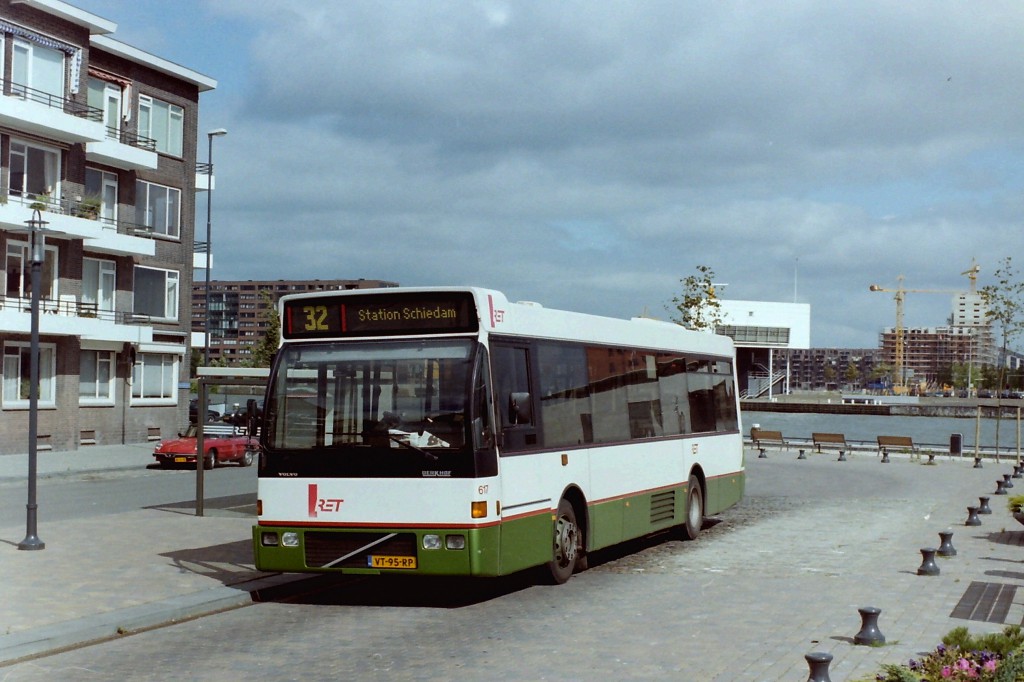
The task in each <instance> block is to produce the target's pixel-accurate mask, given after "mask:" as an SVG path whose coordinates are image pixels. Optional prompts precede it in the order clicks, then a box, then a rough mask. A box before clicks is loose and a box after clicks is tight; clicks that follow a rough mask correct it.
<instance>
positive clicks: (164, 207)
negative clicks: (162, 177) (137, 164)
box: [135, 180, 181, 238]
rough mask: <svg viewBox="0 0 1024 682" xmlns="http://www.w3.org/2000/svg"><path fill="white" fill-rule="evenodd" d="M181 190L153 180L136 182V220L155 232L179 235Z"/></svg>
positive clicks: (169, 235) (173, 235)
mask: <svg viewBox="0 0 1024 682" xmlns="http://www.w3.org/2000/svg"><path fill="white" fill-rule="evenodd" d="M180 214H181V190H180V189H174V188H173V187H164V186H163V185H157V184H154V183H152V182H143V181H142V180H137V181H136V182H135V222H137V223H138V224H139V225H145V226H146V227H148V228H150V229H152V230H153V232H154V233H155V234H164V235H167V236H168V237H175V238H176V237H178V225H179V222H180V219H179V216H180Z"/></svg>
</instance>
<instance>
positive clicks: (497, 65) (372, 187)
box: [72, 0, 1024, 347]
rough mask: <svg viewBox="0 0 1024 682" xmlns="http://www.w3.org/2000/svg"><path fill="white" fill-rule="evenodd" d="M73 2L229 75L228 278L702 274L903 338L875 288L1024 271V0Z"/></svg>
mask: <svg viewBox="0 0 1024 682" xmlns="http://www.w3.org/2000/svg"><path fill="white" fill-rule="evenodd" d="M72 4H74V5H75V6H77V7H80V8H82V9H84V10H86V11H89V12H92V13H94V14H98V15H99V16H101V17H104V18H106V19H109V20H112V21H114V22H116V23H117V25H118V28H117V31H116V33H115V34H114V36H113V37H115V38H117V39H118V40H121V41H123V42H126V43H128V44H130V45H133V46H135V47H137V48H140V49H142V50H145V51H147V52H150V53H152V54H155V55H158V56H160V57H163V58H165V59H169V60H171V61H174V62H176V63H179V64H182V65H184V66H187V67H188V68H190V69H193V70H195V71H198V72H199V73H202V74H204V75H206V76H209V77H211V78H214V79H216V81H217V83H218V85H217V88H216V89H215V90H213V91H211V92H207V93H204V94H203V95H202V96H201V99H200V108H201V114H200V121H199V126H200V128H199V131H200V140H201V144H200V147H201V148H200V150H199V160H200V161H205V160H206V157H207V149H206V143H207V139H206V135H205V133H206V132H207V131H209V130H212V129H215V128H226V129H227V130H228V135H227V136H225V137H220V138H217V139H216V140H215V142H214V158H213V160H214V164H215V168H216V170H215V175H216V179H217V180H216V182H217V185H216V190H215V191H214V193H213V194H214V196H213V205H212V216H213V219H212V223H213V240H212V241H213V245H214V254H215V257H214V269H213V272H212V277H213V279H218V280H227V279H315V278H318V279H334V278H339V279H354V278H367V279H383V280H390V281H395V282H399V283H400V284H402V285H409V286H431V285H463V284H465V285H474V286H484V287H490V288H495V289H499V290H501V291H503V292H504V293H506V294H507V295H508V297H509V298H510V299H512V300H530V301H537V302H540V303H541V304H543V305H544V306H546V307H549V308H561V309H567V310H577V311H581V312H587V313H594V314H599V315H610V316H613V317H632V316H636V315H642V314H647V315H649V316H652V317H661V318H664V319H668V318H669V317H671V316H672V315H673V314H674V313H673V311H672V310H671V301H672V298H673V297H674V296H676V295H678V294H680V293H681V291H682V285H681V283H680V280H682V279H684V278H686V277H688V276H690V275H693V274H695V273H696V270H697V267H698V266H701V265H703V266H708V267H710V268H711V269H712V270H714V272H715V274H716V278H715V279H716V282H718V283H719V284H720V285H722V286H719V287H718V292H719V293H720V294H721V295H722V296H723V297H724V298H727V299H739V300H757V301H783V302H794V301H795V302H799V303H808V304H810V306H811V345H812V346H814V347H876V346H877V345H878V336H879V333H880V332H881V331H882V329H883V328H884V327H891V326H893V325H894V324H895V318H896V305H895V302H894V300H893V295H892V293H888V292H871V291H869V287H870V285H872V284H877V285H879V286H881V287H882V288H888V289H895V288H896V287H897V286H898V277H899V276H900V275H902V276H904V278H905V279H904V280H903V282H904V286H905V287H906V289H908V290H922V291H915V292H912V293H908V294H907V295H906V304H905V323H906V325H907V326H922V327H926V326H938V325H943V324H946V323H947V318H948V316H949V314H950V311H951V300H952V296H953V292H956V291H965V290H967V289H968V286H969V280H968V278H967V277H965V276H964V275H963V274H962V273H963V272H965V271H967V270H968V269H969V268H970V267H971V265H972V262H974V261H975V260H976V262H977V264H978V265H979V266H980V268H981V270H980V274H979V276H978V285H979V286H984V285H986V284H992V283H994V281H995V280H994V278H993V275H994V271H995V270H996V269H997V268H998V267H999V266H1000V264H1001V263H1002V261H1003V259H1005V258H1006V257H1010V258H1014V259H1016V260H1014V261H1013V264H1014V266H1021V267H1024V257H1022V246H1024V231H1022V230H1021V225H1022V219H1024V193H1022V191H1021V190H1022V186H1024V115H1022V112H1024V41H1022V40H1021V39H1020V37H1021V36H1022V35H1024V3H1020V2H1019V1H1018V0H987V1H986V2H976V1H974V0H962V1H950V0H928V1H925V0H905V1H904V2H899V3H896V2H892V1H891V0H878V1H871V0H864V1H861V2H846V3H836V2H833V1H831V0H821V1H805V0H787V1H786V2H758V1H756V0H748V1H745V2H733V1H730V0H720V1H716V2H689V1H686V0H648V1H643V0H632V1H629V2H606V1H602V0H587V1H585V2H584V1H575V0H562V1H560V2H550V1H548V0H545V1H540V0H538V1H529V0H522V1H516V2H501V1H491V0H483V1H473V0H431V1H430V2H416V1H413V0H403V1H389V0H372V1H365V0H345V1H344V2H339V1H337V0H306V1H304V2H294V0H176V1H175V2H166V1H165V0H75V1H73V2H72ZM197 211H198V213H199V218H198V220H197V224H198V225H199V226H200V227H201V228H205V216H206V204H205V200H204V195H201V196H200V198H199V199H198V201H197ZM724 285H727V286H724Z"/></svg>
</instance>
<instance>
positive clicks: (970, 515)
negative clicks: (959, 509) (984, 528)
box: [964, 507, 981, 526]
mask: <svg viewBox="0 0 1024 682" xmlns="http://www.w3.org/2000/svg"><path fill="white" fill-rule="evenodd" d="M964 525H965V526H980V525H981V519H979V518H978V508H977V507H968V508H967V521H966V522H965V523H964Z"/></svg>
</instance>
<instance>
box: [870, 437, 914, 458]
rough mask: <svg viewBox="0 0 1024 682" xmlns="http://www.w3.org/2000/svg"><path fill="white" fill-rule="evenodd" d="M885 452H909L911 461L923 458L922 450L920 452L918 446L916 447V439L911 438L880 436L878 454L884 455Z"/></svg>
mask: <svg viewBox="0 0 1024 682" xmlns="http://www.w3.org/2000/svg"><path fill="white" fill-rule="evenodd" d="M883 450H886V451H888V450H899V451H902V452H909V453H910V458H911V459H913V458H914V457H918V458H920V457H921V452H920V450H918V448H917V446H916V445H914V439H913V438H911V437H910V436H879V437H878V454H882V451H883Z"/></svg>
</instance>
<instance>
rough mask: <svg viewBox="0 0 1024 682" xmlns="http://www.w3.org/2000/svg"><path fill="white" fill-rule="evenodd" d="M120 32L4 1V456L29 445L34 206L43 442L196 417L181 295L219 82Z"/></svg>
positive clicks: (79, 442) (167, 427) (64, 8)
mask: <svg viewBox="0 0 1024 682" xmlns="http://www.w3.org/2000/svg"><path fill="white" fill-rule="evenodd" d="M116 29H117V24H115V23H114V22H112V21H110V20H108V19H104V18H102V17H99V16H96V15H94V14H91V13H89V12H86V11H83V10H80V9H78V8H76V7H74V6H72V5H70V4H68V3H66V2H61V1H60V0H30V1H17V0H0V249H3V254H4V258H3V261H2V264H0V268H2V269H3V276H2V277H0V287H2V291H0V294H2V298H0V347H2V352H3V365H2V368H3V381H2V388H0V453H12V452H27V451H28V449H29V447H28V443H27V442H26V439H27V424H28V421H29V402H30V398H29V390H30V385H29V384H30V381H29V372H30V360H31V355H32V354H31V344H30V327H31V319H32V313H31V299H32V292H31V283H32V276H31V272H32V264H31V263H32V261H33V258H32V248H31V242H32V236H31V233H30V230H29V221H30V220H34V219H37V218H39V219H41V220H42V221H45V225H44V226H43V227H44V228H45V229H44V231H43V232H42V233H41V234H42V238H43V239H44V242H45V243H44V246H43V250H42V254H41V255H42V257H41V259H40V260H41V262H42V266H41V268H42V283H41V286H40V290H39V292H38V293H39V296H40V298H41V305H40V310H41V314H40V315H39V319H40V322H39V329H40V343H39V358H40V365H39V367H40V381H39V402H38V406H39V410H38V434H39V437H38V440H37V445H38V447H39V449H50V448H52V449H57V450H74V449H77V448H79V446H84V445H87V444H93V443H97V444H104V443H124V442H128V443H132V442H143V441H146V440H154V439H159V438H160V437H162V436H168V435H171V434H173V433H175V432H177V431H178V430H179V429H180V428H181V426H182V424H184V423H186V422H187V413H186V409H187V397H188V395H187V394H188V391H187V389H182V385H184V386H186V387H187V385H188V377H189V366H188V347H189V332H190V324H189V322H190V320H189V303H190V301H189V300H188V298H187V297H185V296H182V295H181V292H183V291H189V290H190V289H191V287H192V267H193V236H194V225H193V217H192V216H194V214H195V192H196V137H197V130H196V127H197V121H198V118H199V96H200V94H201V93H203V92H207V91H210V90H212V89H214V88H215V87H216V85H217V83H216V81H214V80H213V79H211V78H209V77H208V76H205V75H202V74H200V73H197V72H196V71H193V70H191V69H189V68H187V67H185V66H180V65H178V64H175V63H172V62H170V61H167V60H166V59H163V58H161V57H158V56H156V55H152V54H149V53H147V52H144V51H143V50H141V49H139V48H137V47H133V46H131V45H127V44H125V43H122V42H119V41H118V40H116V39H115V38H114V37H113V35H114V33H115V31H116ZM36 211H38V213H37V212H36ZM38 253H39V251H38V250H37V254H38Z"/></svg>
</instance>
